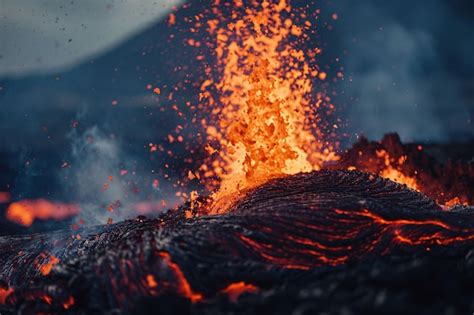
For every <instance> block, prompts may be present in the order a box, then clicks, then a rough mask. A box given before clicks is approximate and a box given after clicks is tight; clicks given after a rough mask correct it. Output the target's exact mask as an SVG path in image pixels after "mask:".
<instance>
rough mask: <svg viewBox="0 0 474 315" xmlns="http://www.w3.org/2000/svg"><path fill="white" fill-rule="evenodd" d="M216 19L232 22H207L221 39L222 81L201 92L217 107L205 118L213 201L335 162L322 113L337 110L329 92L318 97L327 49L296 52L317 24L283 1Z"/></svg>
mask: <svg viewBox="0 0 474 315" xmlns="http://www.w3.org/2000/svg"><path fill="white" fill-rule="evenodd" d="M214 10H215V13H219V12H218V11H217V9H216V8H214ZM216 15H217V16H219V17H224V16H225V17H226V18H229V19H230V21H220V20H210V21H208V25H209V28H208V30H209V32H210V33H211V34H213V35H214V36H215V37H216V41H217V44H216V45H217V46H216V48H215V53H216V57H217V67H218V69H220V80H218V81H217V82H215V81H214V80H213V79H208V80H206V81H205V82H204V83H203V84H202V86H201V91H202V93H201V99H202V100H203V101H204V100H205V101H206V102H207V104H208V105H209V106H211V107H212V112H211V118H210V119H209V120H205V119H203V120H202V124H203V126H204V127H205V130H206V133H207V140H208V142H209V143H210V145H209V146H208V147H207V149H208V152H209V153H211V155H210V158H209V159H208V161H207V162H206V163H205V164H204V165H202V167H201V171H202V172H203V174H204V176H203V177H204V178H206V179H207V181H206V183H207V186H208V188H210V189H211V190H214V189H218V190H217V192H216V193H215V194H214V196H213V197H214V199H215V200H218V199H219V198H222V197H224V196H229V195H233V194H234V195H235V193H236V192H241V191H245V190H248V189H250V188H253V187H256V186H259V185H261V184H263V183H265V182H267V181H268V180H270V179H272V178H276V177H280V176H283V175H290V174H296V173H300V172H310V171H312V170H319V169H320V168H321V166H322V164H323V163H324V162H326V161H332V160H336V159H337V156H336V154H335V153H334V148H333V146H332V145H331V144H330V143H328V142H326V141H324V140H323V139H324V137H323V131H322V129H321V128H320V127H319V126H318V123H319V122H320V118H319V116H318V114H317V112H318V109H319V108H320V107H323V106H324V107H327V109H328V110H330V109H331V108H332V107H333V105H332V104H330V99H329V98H328V97H326V96H324V95H323V94H321V93H318V94H317V95H316V96H314V95H313V93H312V92H313V88H312V80H313V79H316V80H325V79H326V73H324V72H322V71H320V70H319V69H318V66H317V65H315V58H316V56H317V54H318V53H319V52H320V50H316V51H311V52H310V53H306V52H304V51H303V50H301V49H298V48H297V43H298V42H299V41H300V40H304V38H305V37H306V35H305V34H304V33H303V30H304V29H305V28H310V27H311V23H310V22H309V21H307V20H306V21H305V22H304V23H303V25H302V26H298V25H296V23H295V22H294V21H295V20H296V18H295V16H296V15H295V14H294V13H293V12H292V11H291V6H290V5H289V4H288V3H287V2H286V1H284V0H281V1H279V2H278V3H276V4H274V3H270V2H268V1H263V2H261V3H258V2H253V3H252V4H251V5H250V7H248V8H246V9H245V10H244V9H243V8H242V4H240V5H237V8H236V10H235V11H233V12H232V14H231V15H230V17H228V15H226V14H216ZM301 16H302V17H305V14H304V13H303V14H301ZM307 60H310V61H307ZM212 88H215V89H216V90H217V96H215V95H214V94H213V93H212V92H211V91H210V90H211V89H212ZM214 146H215V147H216V148H214ZM231 198H233V197H231ZM214 208H215V209H214V210H213V211H214V212H220V211H222V209H221V210H216V207H214Z"/></svg>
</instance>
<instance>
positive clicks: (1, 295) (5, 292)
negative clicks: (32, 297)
mask: <svg viewBox="0 0 474 315" xmlns="http://www.w3.org/2000/svg"><path fill="white" fill-rule="evenodd" d="M12 293H13V289H12V288H8V289H4V288H0V304H5V302H6V300H7V297H8V296H9V295H10V294H12Z"/></svg>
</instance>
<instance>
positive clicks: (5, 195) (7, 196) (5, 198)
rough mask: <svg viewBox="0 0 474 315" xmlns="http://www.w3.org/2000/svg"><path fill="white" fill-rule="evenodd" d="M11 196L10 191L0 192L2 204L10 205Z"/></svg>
mask: <svg viewBox="0 0 474 315" xmlns="http://www.w3.org/2000/svg"><path fill="white" fill-rule="evenodd" d="M10 201H11V195H10V193H9V192H8V191H0V203H9V202H10Z"/></svg>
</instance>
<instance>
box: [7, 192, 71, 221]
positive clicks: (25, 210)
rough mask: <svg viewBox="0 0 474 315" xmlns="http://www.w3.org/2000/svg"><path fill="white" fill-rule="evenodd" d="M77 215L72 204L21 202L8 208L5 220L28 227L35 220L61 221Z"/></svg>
mask: <svg viewBox="0 0 474 315" xmlns="http://www.w3.org/2000/svg"><path fill="white" fill-rule="evenodd" d="M78 213H79V207H78V206H77V205H74V204H65V203H60V202H52V201H48V200H45V199H37V200H28V199H25V200H21V201H17V202H13V203H11V204H10V205H9V206H8V209H7V212H6V216H7V219H8V220H10V221H12V222H15V223H18V224H21V225H23V226H30V225H31V224H33V221H34V220H35V219H41V220H49V219H53V220H63V219H66V218H69V217H72V216H74V215H76V214H78Z"/></svg>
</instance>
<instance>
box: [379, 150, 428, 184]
mask: <svg viewBox="0 0 474 315" xmlns="http://www.w3.org/2000/svg"><path fill="white" fill-rule="evenodd" d="M376 155H377V157H379V158H381V159H383V164H384V168H383V169H382V170H381V171H380V176H382V177H384V178H388V179H391V180H393V181H394V182H397V183H399V184H405V185H407V187H409V188H411V189H413V190H420V189H419V187H418V183H417V180H416V178H415V177H414V176H407V175H405V174H404V173H403V172H402V171H401V170H400V169H399V167H400V166H402V165H403V164H404V163H405V161H406V159H407V156H406V155H403V156H401V157H400V158H399V159H398V160H397V161H394V159H393V158H391V157H390V155H389V154H388V152H387V151H385V150H377V151H376Z"/></svg>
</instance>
